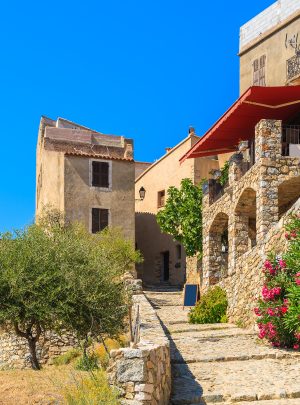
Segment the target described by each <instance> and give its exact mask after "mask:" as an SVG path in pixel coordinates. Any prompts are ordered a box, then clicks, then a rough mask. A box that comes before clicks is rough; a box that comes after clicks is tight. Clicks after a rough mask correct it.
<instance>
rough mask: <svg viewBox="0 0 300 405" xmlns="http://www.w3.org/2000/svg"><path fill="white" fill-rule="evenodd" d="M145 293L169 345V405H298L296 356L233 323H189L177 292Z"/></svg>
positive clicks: (299, 386) (299, 357) (299, 384)
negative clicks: (266, 343)
mask: <svg viewBox="0 0 300 405" xmlns="http://www.w3.org/2000/svg"><path fill="white" fill-rule="evenodd" d="M145 294H146V296H147V298H148V299H149V301H150V302H151V304H152V305H153V307H154V308H155V309H156V311H157V314H158V316H159V318H160V320H161V322H162V324H163V325H164V328H165V331H166V333H167V335H168V338H169V340H170V347H171V362H172V396H171V402H170V403H171V404H172V405H196V404H213V403H218V404H220V405H225V404H233V403H234V404H236V405H250V404H251V405H300V380H299V376H300V353H296V352H293V351H288V350H280V349H273V348H271V347H269V346H266V345H263V344H262V343H261V342H258V339H257V337H256V334H255V333H254V332H253V331H251V330H245V329H241V328H238V327H236V326H235V325H232V324H213V325H190V324H188V322H187V315H188V310H187V309H183V308H182V293H181V292H178V291H177V292H176V291H171V292H162V291H158V292H155V291H146V292H145Z"/></svg>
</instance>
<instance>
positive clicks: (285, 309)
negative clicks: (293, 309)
mask: <svg viewBox="0 0 300 405" xmlns="http://www.w3.org/2000/svg"><path fill="white" fill-rule="evenodd" d="M280 310H281V312H282V313H283V314H285V313H286V312H287V310H288V309H287V307H281V308H280Z"/></svg>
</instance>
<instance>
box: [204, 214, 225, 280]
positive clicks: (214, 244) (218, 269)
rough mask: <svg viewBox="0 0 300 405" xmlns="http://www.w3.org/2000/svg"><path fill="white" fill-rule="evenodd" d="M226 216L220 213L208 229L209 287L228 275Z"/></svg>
mask: <svg viewBox="0 0 300 405" xmlns="http://www.w3.org/2000/svg"><path fill="white" fill-rule="evenodd" d="M228 220H229V218H228V215H227V214H225V213H223V212H220V213H218V214H217V215H216V217H215V218H214V220H213V222H212V224H211V227H210V229H209V245H208V256H209V257H208V259H209V260H208V264H209V274H208V277H209V285H214V284H217V283H218V282H219V281H220V279H221V278H223V277H226V276H227V274H228V251H229V240H228Z"/></svg>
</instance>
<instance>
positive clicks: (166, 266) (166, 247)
mask: <svg viewBox="0 0 300 405" xmlns="http://www.w3.org/2000/svg"><path fill="white" fill-rule="evenodd" d="M198 140H199V137H198V136H196V135H195V133H194V130H193V128H190V131H189V135H188V137H187V138H185V139H184V140H183V141H182V142H180V143H179V144H178V145H176V146H174V147H173V148H167V149H166V153H165V155H164V156H162V157H161V158H160V159H159V160H157V161H156V162H154V163H153V164H152V165H151V166H149V167H148V168H147V169H146V170H145V171H144V172H142V173H141V174H140V176H139V177H137V179H136V181H135V198H136V208H135V210H136V246H137V248H138V249H139V250H141V252H142V254H143V256H144V262H143V263H142V264H141V265H139V266H138V277H139V278H142V280H143V282H144V284H162V283H164V282H167V283H168V284H170V285H182V284H183V283H184V282H185V279H186V255H185V251H184V248H183V247H182V246H181V244H179V243H178V242H175V241H174V240H173V238H172V237H171V236H170V235H167V234H164V233H162V232H161V231H160V228H159V226H158V224H157V222H156V214H157V212H158V211H159V210H160V209H161V208H163V207H164V205H165V202H166V199H167V190H168V188H169V187H170V186H175V187H180V183H181V180H182V179H184V178H189V179H192V181H193V182H194V184H199V182H200V180H201V179H203V178H209V177H210V174H209V172H210V171H211V170H212V169H217V168H218V167H219V163H218V161H217V159H216V157H210V158H204V159H191V160H187V161H186V162H184V163H183V164H182V165H181V164H180V163H179V158H180V157H181V156H182V154H183V153H185V152H187V151H188V150H189V149H190V148H191V146H193V145H194V144H195V143H196V142H197V141H198ZM141 189H143V190H144V192H145V197H144V198H143V199H141V198H140V190H141ZM195 270H196V269H195Z"/></svg>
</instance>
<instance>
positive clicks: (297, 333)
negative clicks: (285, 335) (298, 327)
mask: <svg viewBox="0 0 300 405" xmlns="http://www.w3.org/2000/svg"><path fill="white" fill-rule="evenodd" d="M295 338H296V339H297V340H300V332H295Z"/></svg>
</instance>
